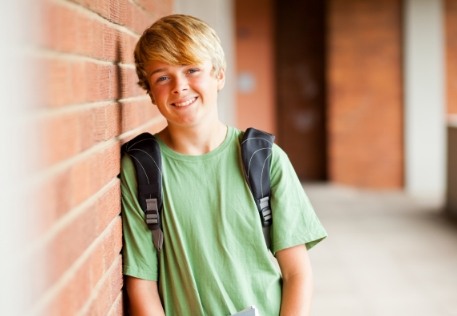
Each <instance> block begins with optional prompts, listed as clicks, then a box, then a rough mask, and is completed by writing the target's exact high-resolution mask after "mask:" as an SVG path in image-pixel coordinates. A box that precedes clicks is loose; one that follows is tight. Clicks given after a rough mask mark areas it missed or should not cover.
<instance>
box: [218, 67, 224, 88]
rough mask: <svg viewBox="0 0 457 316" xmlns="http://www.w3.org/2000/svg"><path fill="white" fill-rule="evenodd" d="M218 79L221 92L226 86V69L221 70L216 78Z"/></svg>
mask: <svg viewBox="0 0 457 316" xmlns="http://www.w3.org/2000/svg"><path fill="white" fill-rule="evenodd" d="M216 79H217V91H221V90H222V88H224V86H225V69H223V68H221V69H220V70H219V73H218V74H217V76H216Z"/></svg>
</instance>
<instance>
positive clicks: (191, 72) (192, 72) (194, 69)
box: [187, 68, 200, 75]
mask: <svg viewBox="0 0 457 316" xmlns="http://www.w3.org/2000/svg"><path fill="white" fill-rule="evenodd" d="M199 71H200V69H199V68H189V69H188V70H187V73H188V74H190V75H191V74H194V73H196V72H199Z"/></svg>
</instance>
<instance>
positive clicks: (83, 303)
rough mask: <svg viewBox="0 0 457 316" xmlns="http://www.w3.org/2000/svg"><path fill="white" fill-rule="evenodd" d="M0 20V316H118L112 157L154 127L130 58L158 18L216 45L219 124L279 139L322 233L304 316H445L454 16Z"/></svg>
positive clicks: (456, 195) (309, 0) (392, 13)
mask: <svg viewBox="0 0 457 316" xmlns="http://www.w3.org/2000/svg"><path fill="white" fill-rule="evenodd" d="M0 8H1V10H0V21H1V22H0V23H1V27H0V33H1V39H2V42H1V50H0V56H1V59H0V63H1V69H2V71H3V75H2V76H1V79H0V80H1V84H0V97H1V98H2V101H3V102H2V105H1V107H2V115H1V116H0V131H1V135H2V136H3V146H1V148H2V151H1V158H0V159H1V160H0V185H1V190H0V205H1V209H0V215H2V220H1V221H0V247H1V248H0V253H1V254H2V260H0V262H1V263H0V268H1V270H2V271H4V276H3V278H2V282H0V284H1V285H0V289H1V292H0V293H1V295H0V314H1V315H122V309H123V293H122V273H121V265H122V258H121V256H120V251H121V247H122V235H121V220H120V216H119V213H120V190H119V181H118V179H117V175H118V174H119V160H120V156H119V149H120V145H121V144H122V143H123V142H125V141H126V140H128V139H130V138H132V137H133V136H135V135H136V134H138V133H140V132H143V131H150V132H155V131H158V130H160V129H161V128H163V127H164V125H165V122H164V119H163V118H162V117H161V116H160V114H159V113H158V112H157V110H156V108H155V107H154V106H153V105H152V104H151V103H150V100H149V98H148V97H147V95H146V94H145V93H144V91H143V90H141V89H140V88H139V87H138V86H137V85H136V82H137V78H136V74H135V68H134V64H133V57H132V52H133V48H134V46H135V44H136V41H137V40H138V38H139V36H140V34H141V33H142V31H143V30H144V29H145V28H147V27H148V26H149V25H150V24H151V23H153V22H154V21H155V20H157V19H158V18H160V17H162V16H164V15H167V14H171V13H187V14H192V15H195V16H197V17H200V18H201V19H203V20H205V21H206V22H208V23H209V24H210V25H211V26H213V27H214V28H215V29H216V31H217V32H218V34H219V36H220V37H221V40H222V44H223V47H224V49H225V52H226V56H227V61H228V69H227V79H228V81H227V85H226V87H225V88H224V90H223V91H222V92H221V95H220V104H219V106H220V114H221V116H222V118H223V119H224V120H225V121H226V122H227V123H228V124H231V125H234V126H237V127H239V128H241V129H244V128H246V127H249V126H255V127H257V128H260V129H264V130H266V131H269V132H271V133H274V134H275V135H276V136H277V143H278V144H279V145H280V146H281V147H282V148H284V150H285V151H286V152H287V153H288V155H289V157H290V159H291V161H292V163H293V165H294V167H295V169H296V171H297V174H298V176H299V177H300V179H301V180H302V181H303V184H304V188H305V190H306V192H307V193H308V195H309V196H310V198H311V201H312V202H313V204H314V206H315V208H316V211H317V213H318V215H319V216H320V218H321V220H322V222H323V224H324V226H326V228H327V229H328V231H329V238H328V239H327V240H325V241H324V242H323V243H322V244H320V245H319V246H318V247H316V249H315V250H314V249H313V250H312V251H311V252H310V253H311V259H312V261H313V266H314V271H315V275H316V277H315V283H316V291H315V304H314V307H313V311H314V314H313V315H316V316H327V315H351V316H354V315H365V316H371V315H373V316H378V315H380V316H381V315H386V316H391V315H457V303H456V302H457V270H456V268H455V267H457V247H456V244H457V227H456V225H455V220H454V218H455V217H456V216H457V1H456V0H383V1H376V0H302V1H298V0H295V1H292V0H283V1H279V0H276V1H275V0H250V1H242V0H174V1H173V0H162V1H159V0H100V1H90V0H39V1H35V0H17V1H14V2H5V3H4V4H1V5H0Z"/></svg>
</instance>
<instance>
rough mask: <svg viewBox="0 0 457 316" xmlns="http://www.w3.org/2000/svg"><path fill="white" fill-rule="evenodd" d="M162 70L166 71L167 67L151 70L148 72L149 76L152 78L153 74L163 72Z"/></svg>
mask: <svg viewBox="0 0 457 316" xmlns="http://www.w3.org/2000/svg"><path fill="white" fill-rule="evenodd" d="M162 71H166V68H157V69H154V70H153V71H151V72H150V73H148V77H149V78H150V77H151V76H152V75H154V74H156V73H158V72H162Z"/></svg>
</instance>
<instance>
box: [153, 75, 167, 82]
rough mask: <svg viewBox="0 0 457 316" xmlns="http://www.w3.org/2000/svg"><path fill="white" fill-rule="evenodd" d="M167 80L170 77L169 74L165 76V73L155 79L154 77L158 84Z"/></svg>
mask: <svg viewBox="0 0 457 316" xmlns="http://www.w3.org/2000/svg"><path fill="white" fill-rule="evenodd" d="M167 80H169V77H168V76H165V75H163V76H158V77H156V78H155V79H153V81H154V83H156V84H160V83H164V82H166V81H167Z"/></svg>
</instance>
